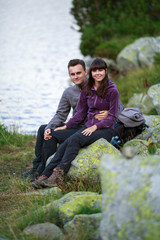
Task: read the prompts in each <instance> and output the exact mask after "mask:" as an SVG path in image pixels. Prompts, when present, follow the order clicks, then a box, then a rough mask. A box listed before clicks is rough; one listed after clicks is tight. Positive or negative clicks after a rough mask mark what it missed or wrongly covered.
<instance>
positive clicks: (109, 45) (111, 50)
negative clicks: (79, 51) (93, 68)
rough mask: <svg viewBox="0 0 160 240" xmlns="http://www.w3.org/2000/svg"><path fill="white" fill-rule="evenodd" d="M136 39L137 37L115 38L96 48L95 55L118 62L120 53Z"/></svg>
mask: <svg viewBox="0 0 160 240" xmlns="http://www.w3.org/2000/svg"><path fill="white" fill-rule="evenodd" d="M135 39H136V37H135V36H129V37H125V38H121V39H120V38H113V39H111V40H109V41H106V42H104V43H101V44H100V45H98V46H97V47H96V48H95V55H96V56H100V57H105V58H112V59H114V60H116V57H117V55H118V53H119V52H120V51H121V50H122V49H123V48H124V47H125V46H127V45H128V44H130V43H132V42H133V41H134V40H135Z"/></svg>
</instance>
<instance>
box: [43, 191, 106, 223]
mask: <svg viewBox="0 0 160 240" xmlns="http://www.w3.org/2000/svg"><path fill="white" fill-rule="evenodd" d="M101 200H102V196H101V195H99V194H97V193H93V192H70V193H68V194H66V195H65V196H63V197H62V198H60V199H58V200H55V201H53V202H52V203H49V204H47V205H46V206H45V207H44V209H45V210H46V211H52V210H51V209H52V208H53V209H58V211H59V216H60V218H61V220H62V222H63V223H66V222H68V221H70V220H72V218H73V217H74V216H75V215H77V214H80V213H81V211H82V209H83V208H85V207H86V206H90V208H92V209H93V212H94V211H95V210H99V209H101Z"/></svg>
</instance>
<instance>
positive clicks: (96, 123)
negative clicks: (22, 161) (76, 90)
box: [32, 58, 119, 188]
mask: <svg viewBox="0 0 160 240" xmlns="http://www.w3.org/2000/svg"><path fill="white" fill-rule="evenodd" d="M118 101H119V93H118V90H117V88H116V85H115V84H114V83H113V82H111V81H110V80H109V78H108V73H107V64H106V63H105V61H104V60H103V59H101V58H96V59H95V60H93V62H92V63H91V66H90V69H89V77H88V81H87V84H86V86H85V87H84V88H83V90H82V91H81V95H80V99H79V102H78V105H77V112H76V114H75V115H74V117H73V118H71V119H70V120H69V121H68V122H67V123H66V125H64V126H63V127H58V128H56V129H55V130H56V131H60V130H64V129H67V128H71V127H72V125H73V124H79V123H81V122H82V121H83V120H84V118H85V117H86V116H87V118H88V120H87V122H86V124H85V127H83V128H81V129H80V130H79V131H77V132H76V133H75V134H73V135H72V136H71V137H69V138H68V139H67V140H66V141H65V142H64V143H62V144H61V145H60V146H59V148H58V151H57V153H56V154H55V155H54V157H53V158H52V160H51V162H50V163H49V165H48V166H47V167H46V168H45V170H44V171H43V173H42V175H41V176H40V177H39V178H38V179H37V180H36V181H34V182H33V183H32V186H33V187H36V188H38V187H39V186H43V187H47V186H48V187H53V186H57V183H59V182H61V180H63V179H64V174H65V173H67V172H68V171H69V169H70V166H71V162H72V161H73V160H74V159H75V157H76V156H77V154H78V151H79V149H80V148H82V147H84V146H87V145H89V144H92V143H93V142H95V141H97V140H98V139H100V138H104V139H106V140H107V141H108V142H110V141H111V139H112V136H113V125H114V122H115V120H116V118H117V113H118ZM102 110H108V116H107V118H105V119H102V120H99V119H97V118H96V114H97V113H100V112H101V111H102Z"/></svg>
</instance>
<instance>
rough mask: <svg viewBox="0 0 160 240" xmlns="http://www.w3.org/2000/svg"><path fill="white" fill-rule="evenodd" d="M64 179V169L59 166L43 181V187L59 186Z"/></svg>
mask: <svg viewBox="0 0 160 240" xmlns="http://www.w3.org/2000/svg"><path fill="white" fill-rule="evenodd" d="M63 180H64V171H63V170H62V169H60V168H59V167H57V168H55V169H54V170H53V173H52V175H51V176H50V177H49V178H48V179H46V180H44V181H42V182H41V186H42V187H57V186H58V185H59V184H61V183H62V182H63Z"/></svg>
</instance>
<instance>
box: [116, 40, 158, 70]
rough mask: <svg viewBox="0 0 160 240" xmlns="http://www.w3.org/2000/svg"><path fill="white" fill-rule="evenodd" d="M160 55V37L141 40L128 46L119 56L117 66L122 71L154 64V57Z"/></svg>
mask: <svg viewBox="0 0 160 240" xmlns="http://www.w3.org/2000/svg"><path fill="white" fill-rule="evenodd" d="M157 53H160V37H155V38H154V37H144V38H139V39H137V40H136V41H134V42H133V43H132V44H130V45H128V46H126V47H125V48H124V49H123V50H122V51H121V52H120V53H119V54H118V56H117V65H118V68H119V69H120V70H121V71H126V70H129V69H135V68H140V67H150V66H152V65H153V64H154V56H155V55H156V54H157Z"/></svg>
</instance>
